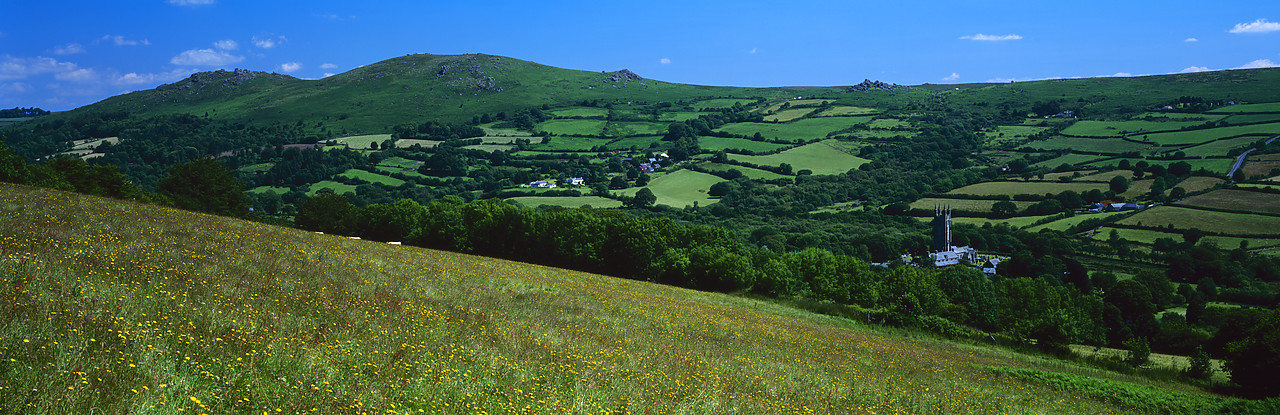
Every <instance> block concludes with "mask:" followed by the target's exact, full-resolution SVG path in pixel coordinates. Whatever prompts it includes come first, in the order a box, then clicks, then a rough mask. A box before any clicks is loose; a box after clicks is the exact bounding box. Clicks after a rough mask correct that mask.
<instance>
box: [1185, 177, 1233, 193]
mask: <svg viewBox="0 0 1280 415" xmlns="http://www.w3.org/2000/svg"><path fill="white" fill-rule="evenodd" d="M1223 183H1226V180H1222V179H1219V178H1217V177H1204V176H1194V177H1188V178H1187V179H1186V180H1183V181H1181V182H1179V183H1178V184H1176V185H1174V186H1175V187H1181V188H1182V190H1186V191H1187V193H1195V192H1199V191H1201V190H1207V189H1211V188H1213V187H1214V186H1217V185H1220V184H1223Z"/></svg>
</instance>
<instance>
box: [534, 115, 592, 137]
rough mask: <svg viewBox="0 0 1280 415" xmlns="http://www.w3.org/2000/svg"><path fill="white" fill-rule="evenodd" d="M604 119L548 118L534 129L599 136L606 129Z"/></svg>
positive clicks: (556, 133) (554, 132)
mask: <svg viewBox="0 0 1280 415" xmlns="http://www.w3.org/2000/svg"><path fill="white" fill-rule="evenodd" d="M605 124H606V123H605V121H604V120H574V119H558V120H546V121H543V122H541V123H538V125H536V126H534V127H533V128H534V130H536V131H538V132H545V133H551V134H555V135H580V136H592V137H595V136H599V135H600V133H601V132H603V131H604V126H605Z"/></svg>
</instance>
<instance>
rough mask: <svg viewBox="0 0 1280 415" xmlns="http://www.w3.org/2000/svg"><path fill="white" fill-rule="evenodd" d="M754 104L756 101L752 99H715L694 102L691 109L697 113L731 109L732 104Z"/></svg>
mask: <svg viewBox="0 0 1280 415" xmlns="http://www.w3.org/2000/svg"><path fill="white" fill-rule="evenodd" d="M755 102H756V100H754V99H737V98H716V99H705V100H702V101H698V102H694V103H693V104H692V107H693V108H694V109H696V110H698V111H702V110H706V109H721V108H729V107H732V106H733V104H742V105H750V104H753V103H755Z"/></svg>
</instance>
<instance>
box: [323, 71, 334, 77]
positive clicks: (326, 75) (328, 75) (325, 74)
mask: <svg viewBox="0 0 1280 415" xmlns="http://www.w3.org/2000/svg"><path fill="white" fill-rule="evenodd" d="M330 76H333V74H331V73H328V72H325V73H324V76H322V77H321V78H328V77H330Z"/></svg>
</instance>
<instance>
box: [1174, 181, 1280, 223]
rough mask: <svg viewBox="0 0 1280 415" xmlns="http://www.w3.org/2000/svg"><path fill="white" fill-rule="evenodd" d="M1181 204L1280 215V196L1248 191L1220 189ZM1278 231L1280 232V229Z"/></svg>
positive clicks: (1190, 198) (1183, 201)
mask: <svg viewBox="0 0 1280 415" xmlns="http://www.w3.org/2000/svg"><path fill="white" fill-rule="evenodd" d="M1179 204H1181V205H1187V206H1194V207H1205V208H1210V209H1226V210H1245V211H1250V212H1261V213H1271V214H1277V215H1280V194H1273V193H1262V192H1251V191H1247V190H1232V189H1218V190H1214V191H1212V192H1209V193H1204V194H1200V195H1196V196H1192V197H1188V198H1186V199H1183V200H1182V201H1181V202H1179ZM1277 231H1280V229H1278V230H1277Z"/></svg>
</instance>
